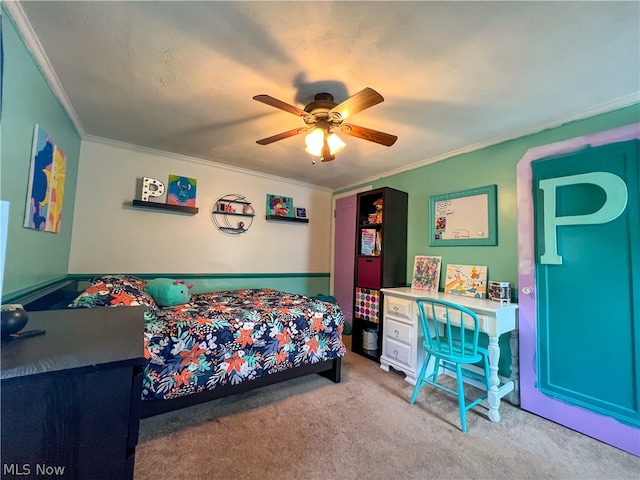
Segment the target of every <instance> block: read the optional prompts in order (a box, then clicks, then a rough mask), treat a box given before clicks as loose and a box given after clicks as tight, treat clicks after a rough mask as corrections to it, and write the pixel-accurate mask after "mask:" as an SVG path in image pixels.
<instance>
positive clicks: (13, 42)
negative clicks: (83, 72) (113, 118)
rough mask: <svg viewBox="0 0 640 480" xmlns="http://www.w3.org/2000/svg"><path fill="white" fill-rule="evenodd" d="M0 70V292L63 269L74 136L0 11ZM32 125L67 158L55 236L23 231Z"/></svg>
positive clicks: (36, 282) (42, 281) (6, 16)
mask: <svg viewBox="0 0 640 480" xmlns="http://www.w3.org/2000/svg"><path fill="white" fill-rule="evenodd" d="M2 40H3V47H4V69H3V86H2V124H1V126H0V128H2V133H1V135H2V145H1V147H0V155H1V158H2V162H1V163H0V199H2V200H6V201H8V202H9V226H8V236H7V252H6V263H5V272H4V285H3V292H12V291H15V290H18V289H20V288H24V287H27V286H35V285H41V284H47V283H49V282H50V281H52V280H55V279H56V278H59V277H61V276H64V275H66V274H67V271H68V264H69V250H70V247H71V227H72V221H73V209H74V203H75V193H76V177H77V173H78V159H79V155H80V136H79V135H78V132H77V131H76V128H75V126H74V124H73V122H72V121H71V119H70V118H69V116H68V115H67V113H66V111H65V109H64V108H63V107H62V105H60V103H59V101H58V100H57V98H56V96H55V95H54V94H53V92H52V90H51V88H50V87H49V84H48V83H47V81H46V79H45V77H44V75H43V73H42V71H41V70H40V68H39V66H38V64H37V62H36V61H35V59H34V58H33V56H32V55H31V53H30V52H29V50H28V49H27V47H26V45H25V43H24V42H23V40H22V38H21V37H20V34H19V33H18V30H17V28H16V27H15V25H14V24H13V22H12V20H11V17H10V16H9V14H8V12H7V11H6V10H4V8H3V10H2ZM36 123H38V124H40V125H41V126H42V128H44V129H45V131H46V132H47V133H48V134H49V135H50V136H51V137H52V138H53V140H54V142H55V143H56V144H57V145H58V146H59V147H60V149H61V150H62V151H63V152H64V153H65V155H66V157H67V178H66V182H65V190H64V204H63V212H62V227H61V232H60V233H57V234H56V233H49V232H40V231H36V230H31V229H28V228H24V227H23V226H22V225H23V222H24V211H25V204H26V198H27V185H28V180H29V165H30V161H31V148H32V142H33V130H34V126H35V124H36Z"/></svg>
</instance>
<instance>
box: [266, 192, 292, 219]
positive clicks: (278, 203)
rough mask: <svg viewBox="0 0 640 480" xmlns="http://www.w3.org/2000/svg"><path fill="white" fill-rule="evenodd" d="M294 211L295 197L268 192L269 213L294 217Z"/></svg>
mask: <svg viewBox="0 0 640 480" xmlns="http://www.w3.org/2000/svg"><path fill="white" fill-rule="evenodd" d="M294 212H295V210H294V209H293V198H291V197H285V196H283V195H273V194H271V193H267V215H280V216H281V217H293V216H294Z"/></svg>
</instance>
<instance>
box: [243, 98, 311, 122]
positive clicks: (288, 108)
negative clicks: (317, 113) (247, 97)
mask: <svg viewBox="0 0 640 480" xmlns="http://www.w3.org/2000/svg"><path fill="white" fill-rule="evenodd" d="M253 99H254V100H257V101H258V102H262V103H265V104H267V105H270V106H272V107H276V108H279V109H280V110H284V111H285V112H289V113H293V114H294V115H296V116H298V117H309V116H310V114H309V113H307V112H305V111H304V110H302V109H301V108H298V107H294V106H293V105H289V104H288V103H285V102H283V101H282V100H278V99H277V98H273V97H272V96H270V95H264V94H263V95H256V96H255V97H253Z"/></svg>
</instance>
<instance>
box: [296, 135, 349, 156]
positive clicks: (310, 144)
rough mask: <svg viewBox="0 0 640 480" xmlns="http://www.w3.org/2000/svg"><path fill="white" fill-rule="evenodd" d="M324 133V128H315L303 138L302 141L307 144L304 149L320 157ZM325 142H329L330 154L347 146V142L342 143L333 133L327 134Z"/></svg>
mask: <svg viewBox="0 0 640 480" xmlns="http://www.w3.org/2000/svg"><path fill="white" fill-rule="evenodd" d="M324 135H325V133H324V130H322V129H321V128H315V129H314V130H313V131H312V132H311V133H309V134H308V135H307V136H306V137H305V139H304V142H305V143H306V144H307V148H305V149H304V151H305V152H307V153H309V154H311V155H313V156H314V157H322V148H323V146H324ZM327 143H328V144H329V151H330V152H331V155H335V154H336V153H338V152H339V151H340V150H342V149H343V148H344V147H346V146H347V144H346V143H344V142H343V141H342V140H341V139H340V137H338V136H337V135H336V134H335V133H330V134H329V135H328V136H327Z"/></svg>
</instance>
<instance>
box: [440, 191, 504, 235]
mask: <svg viewBox="0 0 640 480" xmlns="http://www.w3.org/2000/svg"><path fill="white" fill-rule="evenodd" d="M496 190H497V187H496V185H487V186H485V187H478V188H472V189H469V190H462V191H460V192H454V193H447V194H444V195H433V196H431V197H429V245H430V246H432V247H437V246H447V245H459V246H464V245H497V244H498V231H497V219H496Z"/></svg>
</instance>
